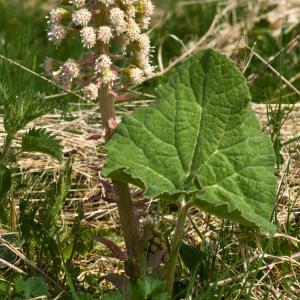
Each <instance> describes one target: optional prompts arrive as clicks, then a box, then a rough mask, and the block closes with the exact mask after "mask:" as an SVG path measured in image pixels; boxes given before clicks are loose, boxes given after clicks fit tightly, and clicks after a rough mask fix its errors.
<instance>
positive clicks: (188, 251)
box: [180, 243, 204, 273]
mask: <svg viewBox="0 0 300 300" xmlns="http://www.w3.org/2000/svg"><path fill="white" fill-rule="evenodd" d="M180 256H181V258H182V260H183V262H184V264H185V265H186V267H187V268H188V269H189V270H190V271H191V273H192V272H194V271H195V270H196V269H197V270H196V271H198V272H199V266H200V262H201V260H203V258H204V257H203V253H202V252H201V251H200V250H199V249H198V248H196V247H194V246H190V245H187V244H185V243H182V244H181V246H180Z"/></svg>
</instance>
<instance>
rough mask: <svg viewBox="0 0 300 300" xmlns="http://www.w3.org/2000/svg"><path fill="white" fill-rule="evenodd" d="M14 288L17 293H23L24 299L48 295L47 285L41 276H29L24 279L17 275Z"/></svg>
mask: <svg viewBox="0 0 300 300" xmlns="http://www.w3.org/2000/svg"><path fill="white" fill-rule="evenodd" d="M15 288H16V291H17V292H18V293H23V295H24V297H25V299H28V298H30V297H40V296H48V295H49V292H48V286H47V284H46V283H45V281H44V279H43V278H41V277H30V278H28V279H26V280H24V279H23V278H22V277H17V278H16V279H15Z"/></svg>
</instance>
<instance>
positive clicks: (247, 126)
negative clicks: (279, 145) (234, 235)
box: [102, 50, 276, 232]
mask: <svg viewBox="0 0 300 300" xmlns="http://www.w3.org/2000/svg"><path fill="white" fill-rule="evenodd" d="M157 95H158V100H157V101H156V102H155V103H154V104H153V105H152V106H150V107H146V108H140V109H138V110H137V111H135V112H134V113H133V114H132V115H131V116H125V117H124V118H123V122H122V123H121V125H120V126H118V128H117V130H116V133H115V134H114V136H113V138H112V139H111V141H110V142H109V143H108V144H107V146H106V149H107V151H108V160H107V162H106V164H105V166H104V169H103V172H102V174H103V175H104V176H106V177H111V178H113V179H115V180H119V181H125V182H130V183H133V184H136V185H138V186H140V187H142V188H144V189H145V196H148V197H165V196H169V197H170V196H171V197H173V198H175V197H178V196H180V195H185V196H188V198H190V196H193V197H194V199H195V200H194V201H195V204H196V205H197V206H198V207H199V208H201V209H203V210H205V211H207V212H209V213H212V214H215V215H217V216H219V217H222V218H228V219H230V220H233V221H237V222H239V223H240V224H243V225H246V226H248V227H251V228H255V229H260V230H261V231H264V232H273V231H274V230H275V226H274V225H272V224H271V223H270V222H269V219H270V217H271V214H272V211H273V209H274V205H275V201H276V193H275V191H276V178H275V175H274V166H273V165H274V151H273V148H272V144H271V141H270V139H269V138H267V137H266V136H265V135H264V134H263V133H262V132H261V129H260V127H259V124H258V121H257V119H256V117H255V115H254V113H253V112H252V111H251V108H250V105H249V101H250V94H249V91H248V87H247V85H246V82H245V80H244V78H243V76H242V75H241V73H240V72H239V70H238V68H237V67H236V66H235V64H234V63H233V62H232V61H231V60H230V59H228V58H227V57H226V56H224V55H222V54H220V53H218V52H216V51H214V50H206V51H203V52H200V53H198V54H196V55H194V56H193V57H192V58H190V59H189V60H187V61H186V62H185V63H183V64H182V66H180V67H179V68H178V69H177V72H176V73H175V74H174V76H173V77H172V79H171V80H170V82H169V83H167V84H164V85H163V86H161V87H160V88H159V89H158V92H157Z"/></svg>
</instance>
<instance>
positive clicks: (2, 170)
mask: <svg viewBox="0 0 300 300" xmlns="http://www.w3.org/2000/svg"><path fill="white" fill-rule="evenodd" d="M10 188H11V171H10V169H8V168H7V167H6V166H5V165H3V164H2V163H0V198H1V197H3V196H4V195H5V194H6V193H7V192H8V191H9V190H10Z"/></svg>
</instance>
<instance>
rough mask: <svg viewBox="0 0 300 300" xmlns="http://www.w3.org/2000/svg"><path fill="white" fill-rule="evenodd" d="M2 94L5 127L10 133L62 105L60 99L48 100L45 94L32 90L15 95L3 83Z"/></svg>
mask: <svg viewBox="0 0 300 300" xmlns="http://www.w3.org/2000/svg"><path fill="white" fill-rule="evenodd" d="M0 96H1V100H2V102H3V105H4V116H3V118H4V128H5V131H6V132H7V133H9V134H10V135H14V134H15V133H16V132H18V131H19V130H20V129H22V128H23V127H24V126H25V125H26V124H28V123H29V122H31V121H33V120H35V119H37V118H39V117H41V116H43V115H45V114H47V113H48V112H50V111H51V110H53V109H54V108H56V107H58V106H59V105H60V103H59V101H58V100H54V101H53V100H48V99H46V98H45V96H44V95H43V94H41V93H35V92H32V91H24V92H23V93H21V94H20V95H13V94H12V93H10V91H9V90H8V89H7V88H6V87H5V86H4V85H3V84H1V83H0Z"/></svg>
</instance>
